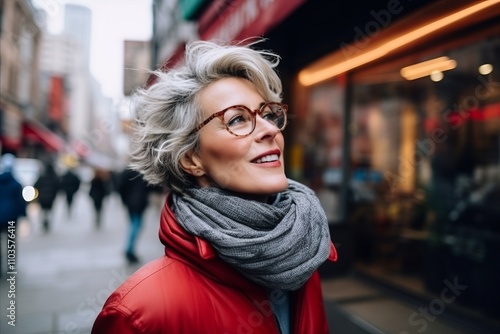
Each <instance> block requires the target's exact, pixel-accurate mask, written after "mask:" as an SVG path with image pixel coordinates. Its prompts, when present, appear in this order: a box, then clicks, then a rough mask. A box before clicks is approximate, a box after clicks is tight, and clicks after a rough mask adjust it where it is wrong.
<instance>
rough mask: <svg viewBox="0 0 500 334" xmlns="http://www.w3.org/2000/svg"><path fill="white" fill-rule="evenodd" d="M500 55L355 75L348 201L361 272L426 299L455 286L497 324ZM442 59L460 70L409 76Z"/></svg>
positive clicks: (481, 53)
mask: <svg viewBox="0 0 500 334" xmlns="http://www.w3.org/2000/svg"><path fill="white" fill-rule="evenodd" d="M499 55H500V38H498V37H495V38H488V39H485V40H482V41H481V40H480V42H476V43H474V44H470V45H467V46H462V47H460V48H455V49H451V50H442V51H440V52H435V53H433V54H420V55H418V56H416V57H413V58H412V57H407V58H404V59H403V58H401V59H399V60H394V61H393V62H391V63H390V64H384V65H381V66H379V67H378V68H375V67H373V68H371V69H366V70H364V72H359V73H356V74H355V75H354V76H353V78H354V83H353V87H352V89H353V102H352V107H351V109H352V116H351V120H352V124H351V126H350V128H351V129H352V138H351V152H350V153H351V154H350V155H351V158H352V159H351V182H350V193H351V196H350V198H349V219H350V224H351V226H353V229H354V231H355V232H354V235H355V244H356V245H355V249H356V252H355V253H356V261H357V263H358V268H360V270H364V271H366V272H369V273H370V274H372V275H379V276H380V277H383V278H384V279H387V280H391V281H394V282H396V283H397V284H399V285H401V286H405V287H406V288H409V289H412V290H414V292H419V293H435V294H439V293H440V292H441V291H442V289H443V287H444V285H443V284H444V283H443V282H444V281H445V280H449V281H454V280H457V281H458V282H460V283H461V284H463V285H466V286H467V287H468V288H467V289H466V290H465V291H464V292H463V293H462V295H461V296H460V298H459V299H458V303H459V304H461V305H463V306H464V307H468V308H469V309H479V310H480V311H481V312H486V313H489V314H496V315H499V312H500V311H499V310H500V301H499V300H498V299H497V298H493V297H492V296H498V295H500V288H498V282H499V281H500V269H494V268H498V266H497V265H496V262H497V261H498V260H497V259H498V257H499V256H500V246H499V245H500V243H499V241H500V225H499V222H500V207H499V206H498V203H500V84H499V83H500V57H499ZM440 57H447V58H448V59H452V60H454V62H455V64H454V66H450V68H449V69H446V70H444V69H443V70H442V71H440V73H441V74H440V75H432V74H433V72H432V71H430V72H429V73H427V74H426V75H424V76H421V77H418V78H411V79H410V80H408V79H405V78H404V77H403V76H402V75H401V72H400V70H401V69H402V68H403V67H405V66H410V65H413V64H416V63H419V62H423V61H427V60H431V59H438V58H440ZM484 64H490V66H486V69H484V67H483V70H480V67H481V65H484ZM480 71H481V73H480Z"/></svg>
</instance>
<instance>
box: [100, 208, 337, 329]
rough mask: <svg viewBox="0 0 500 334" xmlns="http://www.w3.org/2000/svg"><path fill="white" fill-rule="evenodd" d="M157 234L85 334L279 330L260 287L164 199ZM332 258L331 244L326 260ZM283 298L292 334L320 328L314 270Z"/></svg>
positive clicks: (322, 318)
mask: <svg viewBox="0 0 500 334" xmlns="http://www.w3.org/2000/svg"><path fill="white" fill-rule="evenodd" d="M160 240H161V242H162V243H163V244H164V245H165V254H166V256H164V257H162V258H159V259H157V260H154V261H152V262H150V263H149V264H147V265H145V266H144V267H142V268H141V269H139V270H138V271H137V272H136V273H134V274H133V275H132V276H131V277H129V278H128V279H127V280H126V281H125V282H124V283H123V284H122V285H121V286H120V287H118V288H117V289H116V291H115V292H113V294H112V295H111V296H110V297H109V298H108V300H107V301H106V303H105V305H104V307H103V309H102V311H101V312H100V314H99V315H98V317H97V319H96V321H95V323H94V326H93V328H92V334H102V333H111V334H115V333H119V334H128V333H158V334H160V333H161V334H163V333H186V334H194V333H197V334H199V333H209V334H215V333H217V334H229V333H231V334H240V333H242V334H243V333H245V334H250V333H253V334H257V333H265V334H272V333H277V334H278V333H279V330H278V327H277V323H276V320H275V317H274V314H273V312H272V309H271V304H270V301H269V296H268V292H267V290H266V289H265V288H263V287H261V286H259V285H257V284H255V283H253V282H251V281H250V280H248V279H247V278H245V277H243V276H242V275H241V274H240V273H238V272H237V271H236V270H235V269H233V268H232V267H231V266H230V265H228V264H227V263H225V262H223V261H222V260H221V259H219V257H218V256H217V254H216V252H215V250H214V248H213V247H212V246H211V245H210V244H208V243H207V242H206V241H205V240H203V239H200V238H198V237H196V236H193V235H192V234H190V233H188V232H186V231H185V230H184V229H183V228H182V227H181V226H180V225H179V224H178V223H177V222H176V219H175V217H174V214H173V212H172V211H171V210H170V208H169V205H168V204H166V205H165V206H164V208H163V211H162V214H161V219H160ZM336 257H337V253H336V250H335V248H334V247H333V244H332V246H331V253H330V258H329V259H330V260H333V261H335V260H336ZM275 293H279V292H278V291H275ZM271 296H272V295H271ZM290 296H291V298H290V300H291V303H292V305H291V319H292V329H293V330H292V332H293V333H296V334H308V333H310V334H319V333H328V326H327V321H326V317H325V311H324V307H323V297H322V292H321V285H320V279H319V275H318V273H317V272H316V273H315V274H314V275H313V276H312V277H311V278H310V279H309V280H308V281H307V282H306V284H304V286H303V287H302V288H300V289H299V290H297V291H295V292H293V293H292V294H291V295H290ZM275 297H276V298H279V295H276V296H275Z"/></svg>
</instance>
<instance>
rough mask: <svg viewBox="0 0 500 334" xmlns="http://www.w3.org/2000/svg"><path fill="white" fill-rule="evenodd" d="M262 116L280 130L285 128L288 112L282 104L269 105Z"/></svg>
mask: <svg viewBox="0 0 500 334" xmlns="http://www.w3.org/2000/svg"><path fill="white" fill-rule="evenodd" d="M260 116H261V117H262V118H263V119H265V120H266V121H268V122H269V123H271V124H273V125H274V126H276V127H277V128H278V129H280V130H283V129H284V128H285V125H286V112H285V110H284V109H283V107H282V106H281V105H280V104H277V103H276V104H275V103H270V104H267V105H266V107H265V108H264V110H262V112H261V114H260Z"/></svg>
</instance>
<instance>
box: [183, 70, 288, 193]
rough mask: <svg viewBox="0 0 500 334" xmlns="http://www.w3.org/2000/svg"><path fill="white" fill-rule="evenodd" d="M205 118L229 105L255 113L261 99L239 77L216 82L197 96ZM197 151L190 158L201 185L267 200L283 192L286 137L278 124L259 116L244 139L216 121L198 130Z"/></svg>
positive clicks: (285, 179)
mask: <svg viewBox="0 0 500 334" xmlns="http://www.w3.org/2000/svg"><path fill="white" fill-rule="evenodd" d="M199 102H200V105H201V106H202V109H203V110H202V112H203V116H204V119H205V118H208V117H209V116H211V115H212V114H213V113H216V112H218V111H221V110H223V109H225V108H227V107H230V106H233V105H244V106H246V107H248V108H249V109H251V110H257V109H259V107H260V106H261V104H262V103H263V102H269V101H264V99H263V98H262V97H261V96H260V94H259V93H258V92H257V90H256V89H255V87H254V85H253V84H252V83H251V82H250V81H248V80H245V79H241V78H233V77H231V78H224V79H220V80H218V81H216V82H214V83H212V84H210V85H209V86H207V87H206V88H205V89H204V90H203V91H201V92H200V96H199ZM199 135H200V140H199V151H198V152H196V153H193V155H192V160H193V161H195V162H196V164H197V168H198V169H197V170H196V171H194V172H193V173H192V174H193V175H194V176H195V177H197V179H198V183H199V185H200V186H202V187H206V186H217V187H220V188H224V189H228V190H232V191H235V192H239V193H241V194H242V195H244V196H246V197H248V198H253V199H257V200H262V201H265V200H267V197H268V195H271V194H275V193H277V192H280V191H283V190H285V189H286V187H287V185H288V182H287V178H286V176H285V171H284V163H283V162H284V159H283V149H284V139H283V134H282V133H281V131H279V130H278V129H277V128H276V126H274V125H272V124H271V123H269V122H268V121H266V120H264V119H262V118H261V117H260V116H257V119H256V126H255V130H254V131H253V132H252V133H251V134H250V135H249V136H247V137H236V136H234V135H232V134H231V133H229V132H228V131H227V130H226V127H225V126H224V124H223V123H222V121H221V120H220V118H214V119H213V120H211V121H210V122H209V123H208V124H207V125H205V126H204V127H203V128H201V129H200V131H199Z"/></svg>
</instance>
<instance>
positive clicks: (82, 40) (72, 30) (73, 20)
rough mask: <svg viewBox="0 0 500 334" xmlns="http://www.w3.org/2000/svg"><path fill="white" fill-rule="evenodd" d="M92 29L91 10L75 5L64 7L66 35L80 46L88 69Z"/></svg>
mask: <svg viewBox="0 0 500 334" xmlns="http://www.w3.org/2000/svg"><path fill="white" fill-rule="evenodd" d="M91 29H92V12H91V11H90V9H89V8H87V7H84V6H80V5H73V4H67V5H65V6H64V30H63V31H64V34H65V35H68V36H71V37H72V38H73V39H74V40H76V41H77V42H78V44H80V48H81V51H82V52H83V64H84V66H85V67H86V68H89V67H90V49H91V48H90V41H91V37H90V36H91Z"/></svg>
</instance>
